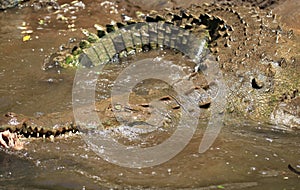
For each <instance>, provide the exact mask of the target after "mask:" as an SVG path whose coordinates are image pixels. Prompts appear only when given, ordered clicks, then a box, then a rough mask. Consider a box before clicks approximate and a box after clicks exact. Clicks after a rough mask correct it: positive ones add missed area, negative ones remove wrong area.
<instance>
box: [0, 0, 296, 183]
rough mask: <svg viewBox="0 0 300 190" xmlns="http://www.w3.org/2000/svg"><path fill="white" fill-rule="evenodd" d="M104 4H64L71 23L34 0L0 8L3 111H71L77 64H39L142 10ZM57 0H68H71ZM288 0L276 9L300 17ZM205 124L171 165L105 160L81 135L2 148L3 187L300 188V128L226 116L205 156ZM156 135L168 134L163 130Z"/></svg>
mask: <svg viewBox="0 0 300 190" xmlns="http://www.w3.org/2000/svg"><path fill="white" fill-rule="evenodd" d="M103 2H104V1H99V0H98V1H84V4H85V6H82V4H81V5H80V4H78V5H77V6H75V5H74V4H73V5H72V6H73V7H77V8H75V9H68V10H67V9H65V10H67V11H65V13H64V15H65V16H68V23H66V22H65V21H60V20H57V19H56V18H57V14H55V13H54V12H55V11H56V10H47V9H46V8H42V9H35V8H34V7H31V6H29V5H30V4H29V3H28V4H24V7H22V8H14V9H10V10H6V11H2V12H0V15H1V16H0V25H1V28H0V33H1V36H0V41H1V43H0V44H1V45H0V62H1V63H0V114H5V113H6V112H8V111H12V112H15V113H21V114H24V115H27V116H30V117H34V116H36V115H39V114H47V113H53V112H68V111H72V85H73V79H74V75H75V71H74V69H72V68H71V69H52V70H47V71H44V70H42V65H43V62H44V59H45V58H46V56H47V55H49V54H50V53H52V52H55V51H56V50H57V48H58V47H59V46H60V45H61V44H62V43H64V44H65V46H66V47H67V46H68V44H69V43H72V41H76V40H77V41H78V39H80V38H82V37H83V34H82V33H81V31H80V28H86V29H92V28H93V25H94V23H99V24H105V23H109V22H111V20H120V19H121V18H120V16H119V15H120V14H121V13H126V14H129V15H130V14H132V12H133V10H137V9H141V8H139V7H138V5H137V3H136V2H135V1H133V3H132V2H122V3H119V4H117V3H108V2H106V3H103ZM59 3H60V4H64V3H67V4H70V5H71V3H70V1H66V0H64V1H59ZM101 3H102V4H101ZM143 3H145V6H143V8H144V9H150V8H151V9H159V8H163V7H170V6H173V5H174V4H177V5H181V6H183V5H182V4H183V2H182V1H174V2H170V1H154V2H146V1H143ZM287 3H293V1H288V0H287V1H285V5H284V6H282V7H280V6H279V7H277V8H276V9H277V10H278V11H280V13H285V14H287V15H286V16H287V17H288V16H290V15H292V17H293V16H295V15H297V12H296V11H292V10H294V9H291V12H289V13H286V9H285V7H290V6H291V4H287ZM117 5H118V6H117ZM129 8H131V9H130V10H129ZM72 11H74V12H72ZM284 19H286V20H288V19H287V18H286V17H284ZM41 20H42V21H41ZM72 24H74V25H72ZM286 24H287V26H288V27H293V26H292V24H293V23H289V22H288V21H287V22H286ZM28 30H32V33H30V34H29V35H30V40H29V41H23V37H24V36H27V34H24V31H28ZM22 32H23V34H22ZM70 38H72V39H70ZM177 56H178V55H177ZM141 57H142V58H143V55H141ZM206 126H207V123H205V122H200V124H199V126H198V128H197V130H196V133H195V135H194V136H193V138H192V140H191V142H190V143H189V144H188V146H186V147H185V149H184V150H183V151H182V152H180V153H179V154H178V155H176V156H175V157H174V158H172V159H171V160H169V161H168V162H166V163H163V164H161V165H158V166H153V167H149V168H138V169H134V168H124V167H120V166H118V165H114V164H111V163H109V162H107V161H105V160H103V159H102V158H101V157H99V155H97V154H96V153H95V152H93V151H92V150H91V149H90V148H89V146H88V145H87V143H86V142H85V141H84V140H83V138H82V137H81V136H80V135H70V136H67V137H58V138H57V139H55V140H54V142H51V141H50V140H49V139H46V140H42V139H37V140H34V139H32V140H28V141H26V146H25V147H26V149H25V150H21V151H18V152H16V151H11V150H4V149H1V150H0V165H1V167H0V189H144V188H148V189H174V188H180V189H222V188H225V189H299V188H300V179H299V176H297V174H295V173H293V172H291V171H290V170H289V169H288V165H289V164H291V165H292V166H293V167H294V168H296V169H298V170H300V140H299V132H297V131H283V130H278V129H276V128H275V127H274V126H269V125H265V124H260V123H254V122H250V121H236V120H234V119H227V121H226V122H225V126H224V127H223V128H222V130H221V133H220V134H219V136H218V138H217V139H216V141H215V142H214V144H213V145H212V146H211V147H210V149H209V150H208V151H206V152H205V153H203V154H200V153H198V147H199V144H200V142H201V138H202V136H203V133H204V131H205V127H206ZM158 135H161V136H160V137H159V138H167V137H165V136H164V135H166V134H164V133H162V134H158Z"/></svg>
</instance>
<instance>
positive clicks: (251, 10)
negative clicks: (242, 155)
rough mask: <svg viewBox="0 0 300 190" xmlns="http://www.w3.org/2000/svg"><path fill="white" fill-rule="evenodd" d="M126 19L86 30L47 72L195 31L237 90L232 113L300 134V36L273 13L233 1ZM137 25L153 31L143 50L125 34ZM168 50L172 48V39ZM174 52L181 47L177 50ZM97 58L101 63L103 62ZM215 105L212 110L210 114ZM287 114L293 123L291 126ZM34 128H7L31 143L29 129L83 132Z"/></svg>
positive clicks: (233, 90) (123, 53)
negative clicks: (177, 31) (173, 31)
mask: <svg viewBox="0 0 300 190" xmlns="http://www.w3.org/2000/svg"><path fill="white" fill-rule="evenodd" d="M121 18H122V19H121V21H120V22H113V23H110V24H107V25H106V26H99V25H96V29H97V34H94V33H92V32H90V31H87V30H85V31H84V33H85V34H86V35H87V38H86V39H83V40H81V41H80V43H79V44H78V45H76V46H74V47H72V48H69V49H61V50H60V51H59V52H57V53H55V54H53V55H52V56H51V57H50V59H48V60H47V62H46V63H45V65H44V67H43V68H44V69H48V68H53V67H57V66H59V67H68V66H77V65H78V64H79V62H80V60H81V59H82V58H83V57H84V56H85V55H92V54H93V55H97V59H98V60H96V61H94V60H90V61H89V62H87V63H88V65H86V66H96V65H95V64H97V63H98V64H99V63H109V62H112V61H116V60H118V59H122V57H126V56H130V55H131V54H134V53H139V52H142V51H148V50H151V49H159V48H165V45H164V44H163V42H158V41H157V42H156V43H154V44H153V43H152V44H149V38H150V37H149V36H152V35H153V34H154V35H158V34H159V33H160V31H168V30H169V29H170V28H166V27H167V26H169V25H173V26H176V27H179V28H182V29H183V30H185V31H187V33H186V34H182V35H183V36H184V35H186V36H189V35H190V34H194V35H196V36H200V39H205V40H206V42H207V47H208V49H209V50H210V52H211V54H213V55H214V57H215V59H216V61H217V62H218V63H219V67H220V69H221V71H222V72H223V75H224V78H225V80H226V81H227V83H226V84H227V86H228V88H229V94H228V96H227V107H226V113H230V114H232V115H234V116H237V117H244V118H247V119H252V120H255V121H259V122H267V123H271V124H275V125H279V126H283V127H287V128H289V127H293V128H300V125H299V122H298V121H299V105H298V104H299V101H298V100H299V94H300V91H299V89H300V86H299V84H300V77H299V73H297V71H299V64H298V59H299V56H298V55H297V51H298V50H299V44H297V42H298V41H299V40H297V39H299V36H298V35H297V34H295V33H293V31H292V30H285V29H284V28H283V27H282V26H281V25H280V23H279V21H278V18H277V16H276V15H275V14H273V13H272V11H271V10H266V9H264V10H262V9H260V8H258V7H255V6H251V5H249V4H248V3H247V4H243V3H234V2H231V1H226V2H218V3H210V4H206V3H204V4H199V5H198V4H197V5H195V4H193V5H191V6H190V7H189V8H186V9H183V8H174V9H164V10H159V11H148V12H143V13H142V12H138V14H137V16H136V18H131V17H128V16H126V15H121ZM147 23H156V26H158V25H160V26H162V28H159V27H156V28H151V26H152V25H149V24H147ZM137 24H138V25H140V26H142V27H148V28H147V30H143V32H146V34H145V35H141V36H140V39H139V41H140V43H136V40H135V39H133V37H132V36H133V35H131V37H129V38H126V37H125V36H123V35H124V34H122V32H120V31H121V30H122V28H126V27H130V26H133V27H134V26H135V25H137ZM149 28H150V29H149ZM134 30H135V31H137V30H138V29H137V28H135V29H134ZM147 32H148V33H147ZM150 32H151V34H150ZM116 34H117V35H116ZM120 35H121V36H122V38H123V41H122V42H120ZM163 35H164V34H163ZM147 36H148V38H147ZM143 38H145V39H143ZM124 39H126V40H124ZM168 43H169V44H171V43H172V39H171V40H170V41H168ZM128 44H131V45H128ZM170 47H171V49H174V48H176V47H172V45H169V48H170ZM94 50H96V51H94ZM91 52H96V54H95V53H91ZM99 55H100V56H99ZM89 58H90V59H94V58H95V56H94V58H93V56H90V57H89ZM203 58H205V57H203ZM196 71H197V70H196ZM197 74H198V73H197ZM209 85H210V84H206V85H203V86H205V87H204V88H203V89H204V90H207V89H209ZM105 105H106V108H107V107H109V106H108V105H107V104H105ZM207 105H208V106H207V107H205V109H207V108H209V104H207ZM285 107H287V108H286V109H285ZM286 110H288V111H286ZM287 115H288V116H289V118H290V120H288V121H287V120H283V118H284V117H285V116H287ZM291 122H292V125H291ZM27 123H28V122H27ZM27 123H26V122H24V123H22V125H21V127H10V126H9V125H6V127H5V129H10V130H11V131H19V132H21V133H23V132H22V131H26V136H29V135H28V134H27V131H28V130H27V129H29V128H30V131H32V132H31V133H30V134H32V135H31V136H43V135H44V136H45V135H47V136H49V135H53V134H54V135H57V134H60V133H62V131H64V132H66V131H74V132H75V131H77V130H78V126H76V124H74V123H72V122H70V123H67V122H66V123H65V124H64V125H61V126H56V127H51V128H50V129H49V130H45V128H41V127H40V128H34V127H31V126H30V124H27ZM108 123H110V122H108ZM66 126H68V127H67V128H66ZM70 126H71V127H70ZM3 129H4V128H3ZM42 129H43V130H42ZM37 131H38V133H39V135H37V134H38V133H37Z"/></svg>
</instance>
